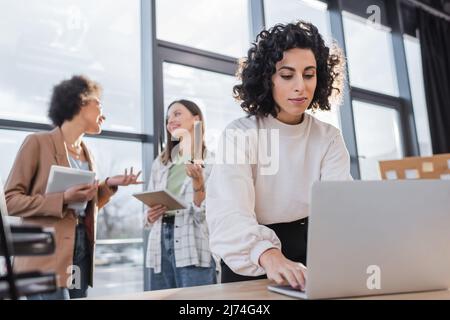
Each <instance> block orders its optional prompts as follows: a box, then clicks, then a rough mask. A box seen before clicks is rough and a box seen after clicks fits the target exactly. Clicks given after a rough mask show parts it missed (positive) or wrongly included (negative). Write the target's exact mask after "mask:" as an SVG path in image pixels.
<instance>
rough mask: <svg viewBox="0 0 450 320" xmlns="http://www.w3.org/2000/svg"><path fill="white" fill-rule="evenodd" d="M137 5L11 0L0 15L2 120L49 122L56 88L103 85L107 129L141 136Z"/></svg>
mask: <svg viewBox="0 0 450 320" xmlns="http://www.w3.org/2000/svg"><path fill="white" fill-rule="evenodd" d="M139 8H140V1H139V0H117V1H109V0H97V1H95V2H92V1H88V0H77V1H74V0H68V1H57V0H43V1H27V0H18V1H9V2H8V4H7V5H2V10H1V11H0V26H1V28H0V70H2V72H0V105H1V106H2V107H1V108H0V118H2V119H13V120H22V121H27V122H40V123H48V122H49V120H48V118H47V107H48V101H49V98H50V94H51V89H52V87H53V86H54V85H55V84H56V83H59V82H60V81H61V80H63V79H66V78H68V77H70V76H71V75H72V74H85V75H87V76H89V77H91V78H92V79H94V80H97V81H99V82H100V83H101V84H102V85H103V87H104V96H103V104H104V106H105V112H106V115H107V117H108V121H107V122H106V123H105V129H106V130H112V131H125V132H140V131H141V117H140V115H141V113H140V109H141V102H140V10H139Z"/></svg>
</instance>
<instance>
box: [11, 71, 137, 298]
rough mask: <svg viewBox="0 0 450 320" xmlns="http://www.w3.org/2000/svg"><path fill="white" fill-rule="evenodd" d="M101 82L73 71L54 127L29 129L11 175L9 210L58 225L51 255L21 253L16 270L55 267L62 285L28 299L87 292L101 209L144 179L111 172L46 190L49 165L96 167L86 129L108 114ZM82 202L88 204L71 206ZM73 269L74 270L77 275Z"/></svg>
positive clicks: (56, 93) (53, 107)
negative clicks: (90, 180) (31, 131)
mask: <svg viewBox="0 0 450 320" xmlns="http://www.w3.org/2000/svg"><path fill="white" fill-rule="evenodd" d="M101 91H102V89H101V87H100V85H99V84H97V83H96V82H94V81H91V80H90V79H88V78H86V77H84V76H73V77H72V78H71V79H70V80H65V81H63V82H61V83H60V84H58V85H56V86H55V87H54V89H53V94H52V98H51V103H50V109H49V117H50V119H51V120H52V122H53V124H54V125H55V129H53V130H52V131H50V132H40V133H35V134H31V135H29V136H28V137H27V138H26V139H25V141H24V142H23V144H22V146H21V148H20V150H19V152H18V154H17V157H16V160H15V162H14V165H13V167H12V170H11V172H10V175H9V177H8V180H7V182H6V188H5V194H6V202H7V206H8V211H9V214H10V215H13V216H18V217H22V218H23V221H24V223H34V224H38V225H40V226H42V227H53V228H54V230H55V242H56V250H55V253H54V254H53V255H51V256H43V257H16V258H15V261H14V269H15V270H16V271H17V272H26V271H33V270H39V271H42V272H56V273H57V276H58V286H59V289H58V291H57V292H55V293H49V294H41V295H36V296H32V297H28V298H29V299H69V298H81V297H86V296H87V289H88V285H90V286H92V284H93V281H92V280H93V272H94V263H93V261H94V249H95V238H96V221H97V213H98V210H99V209H100V208H102V207H103V206H104V205H105V204H106V203H107V202H108V201H109V199H110V198H111V196H113V195H114V193H115V192H116V191H117V188H118V187H119V186H128V185H130V184H140V183H142V182H140V181H137V180H138V177H139V174H140V172H139V173H138V174H134V173H133V168H131V170H130V172H129V174H127V170H126V169H125V174H123V175H117V176H114V177H109V178H107V179H106V180H105V181H102V182H99V181H96V182H95V183H93V184H91V185H80V186H75V187H72V188H70V189H68V190H66V191H65V192H61V193H52V194H46V193H45V189H46V185H47V180H48V176H49V173H50V167H51V166H52V165H59V166H65V167H72V168H78V169H82V170H90V171H94V172H95V171H96V169H95V164H94V161H93V159H92V155H91V154H90V152H89V150H88V149H87V147H86V145H85V144H84V143H83V141H82V138H83V136H84V135H85V134H99V133H100V132H101V126H102V123H103V121H104V120H105V117H104V116H103V114H102V106H101V104H100V94H101ZM72 203H83V204H84V205H83V209H77V210H73V209H69V208H68V206H69V205H70V204H72ZM72 274H73V275H72Z"/></svg>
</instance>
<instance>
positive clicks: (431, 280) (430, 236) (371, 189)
mask: <svg viewBox="0 0 450 320" xmlns="http://www.w3.org/2000/svg"><path fill="white" fill-rule="evenodd" d="M449 230H450V181H444V180H401V181H342V182H339V181H327V182H317V183H315V184H314V185H313V188H312V198H311V211H310V218H309V230H308V250H307V268H308V271H307V281H306V288H305V292H302V291H299V290H295V289H292V288H291V287H287V286H277V285H271V286H269V287H268V289H269V290H271V291H274V292H278V293H282V294H287V295H290V296H293V297H297V298H300V299H325V298H343V297H357V296H369V295H382V294H393V293H405V292H420V291H431V290H440V289H448V288H449V287H450V232H449Z"/></svg>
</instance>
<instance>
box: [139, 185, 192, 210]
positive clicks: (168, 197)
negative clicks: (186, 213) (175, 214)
mask: <svg viewBox="0 0 450 320" xmlns="http://www.w3.org/2000/svg"><path fill="white" fill-rule="evenodd" d="M133 196H134V197H135V198H137V199H139V200H141V201H142V202H143V203H145V204H146V205H147V206H149V207H151V206H155V205H158V204H162V205H163V206H165V207H167V211H172V210H182V209H187V208H188V205H187V204H186V203H185V202H184V201H183V200H181V199H179V198H177V197H176V196H175V195H173V193H171V192H170V191H169V190H156V191H145V192H140V193H135V194H133Z"/></svg>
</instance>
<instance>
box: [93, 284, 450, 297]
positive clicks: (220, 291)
mask: <svg viewBox="0 0 450 320" xmlns="http://www.w3.org/2000/svg"><path fill="white" fill-rule="evenodd" d="M268 284H269V281H268V280H267V279H265V280H253V281H244V282H235V283H227V284H216V285H209V286H201V287H190V288H179V289H167V290H158V291H146V292H139V293H130V294H126V295H119V296H110V297H95V298H91V299H93V300H95V299H102V300H103V299H106V300H293V299H294V298H291V297H288V296H285V295H281V294H278V293H274V292H271V291H269V290H267V286H268ZM357 299H372V300H392V299H395V300H398V299H400V300H428V299H432V300H443V299H449V300H450V291H449V290H443V291H442V290H441V291H431V292H420V293H407V294H392V295H383V296H371V297H359V298H357Z"/></svg>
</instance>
